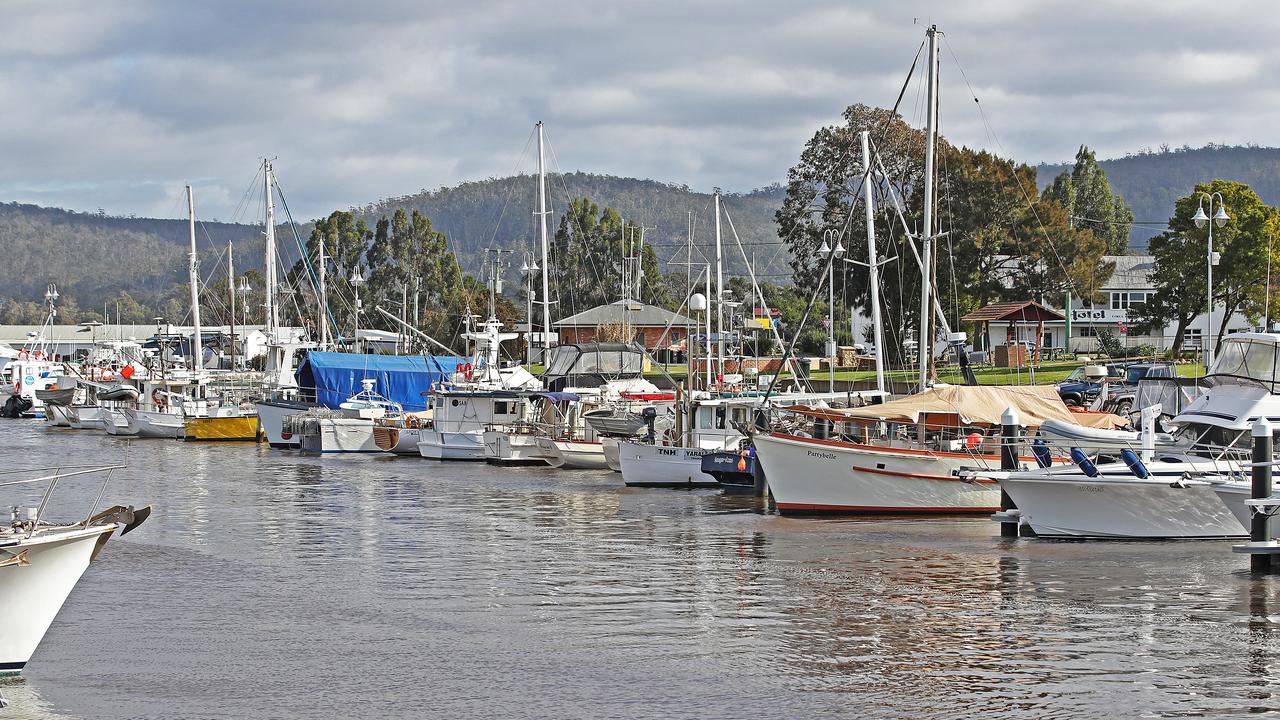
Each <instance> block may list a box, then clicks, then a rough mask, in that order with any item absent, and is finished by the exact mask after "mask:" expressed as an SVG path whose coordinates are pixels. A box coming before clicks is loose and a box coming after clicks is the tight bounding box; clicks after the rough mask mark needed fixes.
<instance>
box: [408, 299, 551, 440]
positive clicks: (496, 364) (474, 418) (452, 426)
mask: <svg viewBox="0 0 1280 720" xmlns="http://www.w3.org/2000/svg"><path fill="white" fill-rule="evenodd" d="M490 308H491V309H492V301H491V305H490ZM501 328H502V324H501V323H500V322H498V319H497V317H495V316H494V315H493V314H492V313H491V314H490V315H489V319H488V320H487V321H486V322H485V323H484V325H483V326H482V327H481V329H480V330H478V331H475V332H470V331H469V332H466V333H464V334H463V337H464V338H465V339H466V340H467V341H468V342H470V343H472V345H473V348H474V350H473V354H472V359H471V360H470V361H468V362H466V363H463V364H461V365H459V366H458V370H457V371H456V372H454V373H452V374H451V375H450V376H449V380H448V381H447V382H443V383H438V384H437V385H436V387H434V388H433V389H431V390H429V391H427V392H426V393H423V396H424V397H426V398H427V399H428V401H429V403H430V410H431V424H430V426H428V427H424V428H422V430H421V431H420V433H419V436H418V437H419V439H418V453H419V454H420V455H422V457H425V458H430V459H433V460H474V461H484V460H485V439H484V434H485V431H486V429H488V428H490V427H493V426H498V425H510V424H514V423H516V422H517V421H518V420H519V419H520V417H521V415H522V414H523V411H522V410H521V407H520V406H521V404H522V403H526V402H527V399H526V397H525V396H524V394H523V391H528V390H537V389H539V388H541V385H542V383H541V382H539V381H538V379H537V378H535V377H534V376H533V375H531V374H529V372H528V371H527V370H525V369H524V368H523V367H521V366H519V365H510V366H507V367H503V366H502V364H501V362H500V360H499V346H500V344H501V343H502V342H503V341H505V340H512V339H515V338H516V337H518V336H517V335H516V334H515V333H503V332H500V330H501Z"/></svg>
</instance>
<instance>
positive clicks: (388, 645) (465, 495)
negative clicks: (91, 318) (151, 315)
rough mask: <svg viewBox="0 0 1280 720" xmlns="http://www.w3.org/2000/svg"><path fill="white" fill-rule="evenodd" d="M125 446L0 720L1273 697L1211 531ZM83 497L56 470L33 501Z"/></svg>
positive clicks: (1275, 600)
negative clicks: (67, 592)
mask: <svg viewBox="0 0 1280 720" xmlns="http://www.w3.org/2000/svg"><path fill="white" fill-rule="evenodd" d="M0 446H3V447H5V448H7V451H8V452H7V455H8V457H9V458H10V460H9V464H10V465H12V466H19V465H22V466H26V465H41V464H49V465H53V464H57V463H59V462H67V463H70V462H76V463H85V462H112V461H118V460H122V459H123V458H124V454H125V447H126V441H124V440H122V439H118V438H113V437H108V436H105V435H102V434H100V433H90V432H76V431H59V430H50V429H46V428H45V427H44V425H43V424H41V423H39V422H19V421H10V422H4V423H0ZM128 464H129V470H128V471H127V472H126V473H125V474H124V475H122V476H120V477H118V478H117V479H116V480H115V481H114V482H113V484H112V487H111V489H110V490H109V491H108V493H107V495H106V498H105V500H106V501H107V502H109V503H133V504H145V503H152V504H154V505H155V508H156V509H155V513H154V514H153V515H152V517H151V519H150V520H149V521H148V522H147V523H146V524H145V525H144V526H142V527H141V528H140V529H139V530H138V531H137V532H136V533H134V534H131V535H129V536H128V537H125V538H121V539H116V540H113V541H112V542H111V543H110V544H108V546H107V547H106V549H105V551H104V552H103V553H102V555H101V556H100V557H99V559H98V561H97V562H96V563H95V564H94V565H93V566H92V567H91V568H90V569H89V571H88V573H87V574H86V576H85V577H84V579H83V580H82V581H81V582H80V584H79V586H78V587H77V588H76V589H75V591H74V592H73V593H72V595H71V597H70V599H69V600H68V602H67V604H66V606H65V607H64V608H63V611H62V613H61V614H60V615H59V617H58V619H57V621H55V623H54V625H53V627H52V628H51V629H50V631H49V633H48V635H47V636H46V637H45V640H44V643H43V644H42V646H41V647H40V649H39V650H38V651H37V653H36V655H35V657H33V658H32V661H31V664H30V665H29V668H28V672H27V674H26V676H25V679H23V680H20V681H6V682H0V694H2V695H4V697H5V698H6V699H8V700H9V701H10V703H11V706H10V707H9V708H8V709H7V710H3V711H0V718H10V717H12V718H95V719H98V718H102V719H107V718H169V719H171V718H224V717H225V718H258V717H262V718H334V717H370V718H424V717H441V718H457V717H484V718H543V717H562V718H630V717H677V718H679V717H698V718H718V717H724V718H742V717H752V718H774V717H777V718H794V717H819V716H833V715H837V716H846V717H859V718H881V717H883V718H902V717H912V718H955V717H962V716H981V717H1008V718H1048V717H1064V718H1067V717H1070V718H1079V717H1099V716H1113V717H1187V716H1207V717H1222V716H1230V715H1237V714H1238V715H1244V714H1252V713H1258V712H1276V711H1280V674H1277V670H1276V667H1275V664H1274V662H1273V658H1274V657H1275V655H1276V651H1277V649H1278V648H1280V624H1277V623H1278V622H1280V595H1277V592H1276V591H1277V590H1280V582H1278V581H1276V580H1270V579H1255V578H1252V577H1250V576H1249V575H1248V574H1247V573H1245V572H1243V570H1244V569H1245V568H1247V559H1245V558H1244V557H1242V556H1238V555H1233V554H1232V553H1231V552H1230V543H1226V542H1187V543H1176V542H1160V543H1136V542H1135V543H1070V542H1049V541H1035V540H1025V539H1022V540H1001V539H999V538H998V537H997V534H998V527H997V526H996V525H994V524H992V523H991V522H989V521H987V520H985V519H944V518H924V519H901V518H877V519H854V520H851V519H843V520H801V519H789V518H782V517H778V516H776V515H772V514H769V513H767V512H764V511H763V510H762V508H761V507H760V506H759V504H758V502H757V501H755V500H753V499H750V498H732V497H729V498H727V497H721V496H719V495H718V494H717V493H716V492H715V491H694V492H682V491H668V490H631V489H627V488H624V487H623V486H622V484H621V482H620V478H619V476H617V475H616V474H610V473H597V472H584V473H572V472H561V471H556V470H552V469H550V468H546V469H527V468H518V469H495V468H492V467H487V466H484V465H470V464H442V463H438V462H432V461H427V460H420V459H416V458H393V457H369V456H354V457H351V456H347V457H325V458H315V457H305V456H300V455H298V454H297V453H291V452H281V451H272V450H268V449H267V448H266V447H265V446H262V447H259V446H254V445H242V444H226V445H217V444H208V445H198V444H189V443H188V444H184V443H181V442H174V441H163V440H155V441H145V440H144V441H132V442H131V443H129V444H128ZM73 487H79V489H80V492H74V491H73ZM95 489H96V488H93V487H91V486H71V485H68V487H64V488H62V489H61V490H60V491H59V493H58V494H59V496H60V497H61V502H60V503H58V507H59V512H61V513H62V514H61V517H62V518H66V517H69V516H75V515H77V514H79V513H82V512H83V511H84V510H85V508H86V506H87V504H88V503H89V502H91V500H92V494H93V492H94V490H95ZM2 500H3V501H4V504H5V505H8V504H11V503H12V502H13V500H12V499H11V498H9V497H5V498H2ZM27 500H29V499H28V498H23V501H27ZM4 621H5V622H13V621H14V619H13V618H6V619H5V620H4Z"/></svg>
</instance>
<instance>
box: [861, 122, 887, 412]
mask: <svg viewBox="0 0 1280 720" xmlns="http://www.w3.org/2000/svg"><path fill="white" fill-rule="evenodd" d="M858 135H859V139H860V140H861V141H862V168H863V171H864V172H865V173H866V176H865V177H864V178H863V180H862V187H863V194H864V198H865V200H864V202H863V204H864V205H865V206H866V211H867V267H868V268H869V269H870V271H871V281H870V282H871V331H872V332H873V333H874V334H875V344H876V389H877V390H879V391H880V392H884V327H883V325H881V322H880V265H879V264H878V263H877V261H876V223H875V215H876V206H875V200H874V199H873V198H872V195H871V179H872V178H873V177H875V173H873V172H872V171H871V133H870V132H868V131H866V130H863V131H862V132H860V133H858ZM854 340H855V341H856V340H857V338H854Z"/></svg>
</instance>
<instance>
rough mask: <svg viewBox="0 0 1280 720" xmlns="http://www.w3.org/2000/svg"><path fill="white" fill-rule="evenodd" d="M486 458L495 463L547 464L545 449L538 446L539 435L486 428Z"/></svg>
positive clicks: (487, 460)
mask: <svg viewBox="0 0 1280 720" xmlns="http://www.w3.org/2000/svg"><path fill="white" fill-rule="evenodd" d="M484 459H485V461H486V462H490V463H493V464H494V465H546V464H547V459H546V458H545V457H543V450H542V448H540V447H539V446H538V436H537V435H530V434H528V433H507V432H501V431H498V430H486V431H485V433H484Z"/></svg>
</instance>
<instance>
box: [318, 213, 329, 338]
mask: <svg viewBox="0 0 1280 720" xmlns="http://www.w3.org/2000/svg"><path fill="white" fill-rule="evenodd" d="M319 239H320V259H319V260H320V349H321V350H324V349H325V348H326V347H328V345H329V284H328V276H327V273H328V263H327V262H326V261H327V260H328V257H327V255H326V254H325V249H324V234H323V233H321V234H320V238H319Z"/></svg>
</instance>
